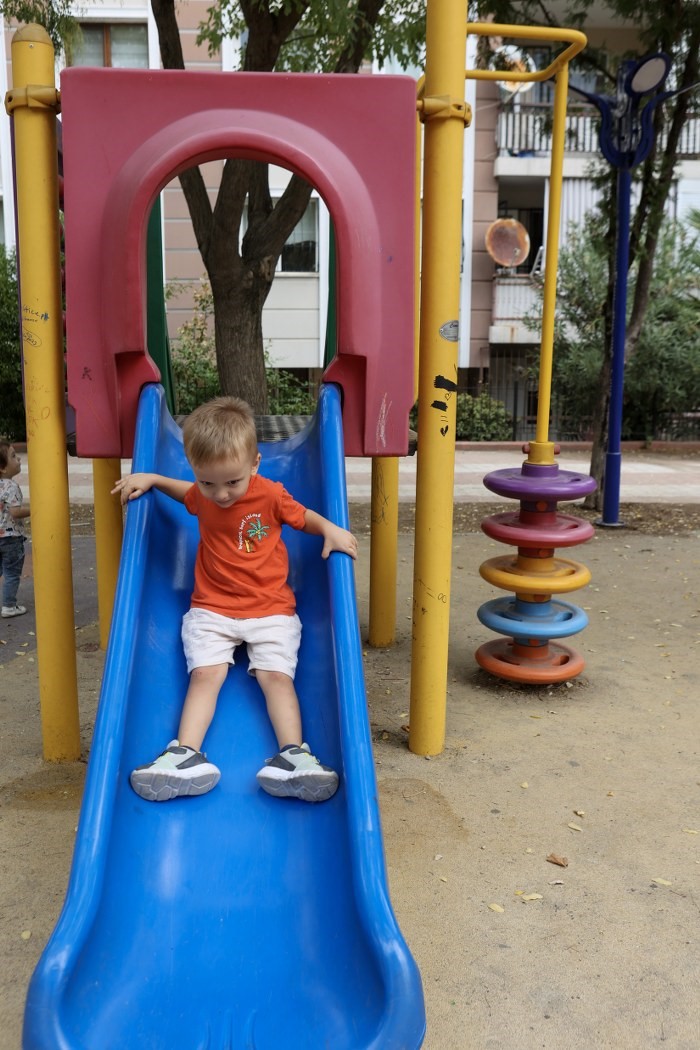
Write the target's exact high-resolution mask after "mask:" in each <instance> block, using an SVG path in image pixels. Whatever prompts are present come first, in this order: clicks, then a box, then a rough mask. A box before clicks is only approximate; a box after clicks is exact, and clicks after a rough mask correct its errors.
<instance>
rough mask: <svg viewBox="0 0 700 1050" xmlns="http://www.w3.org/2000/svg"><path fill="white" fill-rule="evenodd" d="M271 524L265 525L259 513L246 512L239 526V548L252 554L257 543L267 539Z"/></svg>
mask: <svg viewBox="0 0 700 1050" xmlns="http://www.w3.org/2000/svg"><path fill="white" fill-rule="evenodd" d="M269 531H270V526H269V525H263V523H262V518H261V517H260V515H259V514H246V516H245V517H244V518H243V520H242V521H241V523H240V525H239V527H238V549H239V550H243V548H244V547H245V550H246V552H247V553H248V554H252V552H253V551H254V550H255V544H256V543H258V544H259V543H261V542H262V541H263V540H266V539H267V534H268V532H269Z"/></svg>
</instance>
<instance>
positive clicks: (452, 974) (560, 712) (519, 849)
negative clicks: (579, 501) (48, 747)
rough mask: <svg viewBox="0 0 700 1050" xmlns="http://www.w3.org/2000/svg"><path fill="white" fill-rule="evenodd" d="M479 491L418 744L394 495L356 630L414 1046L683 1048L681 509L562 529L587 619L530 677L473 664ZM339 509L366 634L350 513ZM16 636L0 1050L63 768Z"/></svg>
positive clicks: (91, 658)
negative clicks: (564, 656)
mask: <svg viewBox="0 0 700 1050" xmlns="http://www.w3.org/2000/svg"><path fill="white" fill-rule="evenodd" d="M499 507H500V508H501V509H502V504H501V505H499ZM489 510H490V508H489V507H488V506H486V505H484V504H479V505H475V506H474V505H468V504H463V505H460V506H458V507H456V508H455V511H456V521H455V535H454V542H453V593H452V604H451V609H452V615H451V625H452V626H451V632H450V665H449V674H448V697H447V736H446V746H445V749H444V751H443V752H442V753H441V754H440V755H438V756H435V757H433V758H431V759H426V758H422V757H418V756H416V755H413V754H412V753H411V752H409V750H408V747H407V739H408V733H407V727H408V721H409V689H410V662H411V586H412V561H413V551H412V543H413V537H412V531H411V530H412V508H411V507H410V506H402V508H401V532H400V537H399V593H398V614H397V636H396V642H395V645H394V646H393V647H391V648H388V649H380V650H373V649H370V648H369V647H366V649H365V660H366V682H367V692H368V701H369V709H370V720H371V725H372V732H373V740H374V757H375V763H376V771H377V778H378V782H379V790H380V801H381V810H382V820H383V829H384V839H385V849H386V856H387V865H388V872H389V881H390V889H391V896H392V901H393V904H394V908H395V911H396V914H397V917H398V920H399V924H400V926H401V928H402V930H403V932H404V935H405V937H406V939H407V941H408V943H409V945H410V947H411V949H412V951H413V953H414V955H415V958H416V960H417V962H418V965H419V968H420V970H421V974H422V978H423V985H424V991H425V998H426V1008H427V1017H428V1031H427V1037H426V1041H425V1044H424V1045H425V1047H426V1048H427V1050H467V1048H474V1050H487V1048H498V1050H535V1048H541V1047H544V1048H546V1050H560V1048H562V1047H567V1048H573V1050H591V1048H594V1047H595V1048H610V1050H646V1048H649V1047H653V1046H656V1045H657V1044H658V1045H661V1044H663V1045H664V1046H665V1047H667V1048H669V1050H697V1047H698V1046H700V1005H699V1000H698V995H697V987H698V979H699V978H700V948H699V946H698V945H699V939H698V926H699V922H700V916H699V914H698V912H699V904H700V761H699V760H698V749H699V742H700V708H699V706H698V695H699V693H700V649H699V645H700V586H699V583H700V573H699V571H698V570H699V568H700V548H699V546H698V539H699V537H700V505H687V506H682V507H680V506H667V505H653V504H637V505H629V506H623V507H622V512H621V518H622V520H625V521H626V522H627V527H625V528H622V529H606V530H597V531H596V534H595V537H594V539H593V540H591V541H590V542H589V543H588V544H587V545H586V546H585V547H581V548H578V550H577V551H576V552H575V554H573V556H574V557H576V558H577V559H578V560H580V561H583V562H584V563H585V564H586V565H588V566H589V568H590V569H591V571H592V574H593V580H592V582H591V584H590V585H589V586H588V587H587V588H586V589H585V590H582V591H579V592H576V593H575V594H573V595H572V596H571V598H572V600H573V601H575V602H576V603H577V604H579V605H581V606H583V607H584V608H585V609H586V610H587V611H588V616H589V618H590V624H589V626H588V627H587V628H586V630H585V631H583V632H582V633H581V634H579V635H577V636H576V637H575V638H574V639H572V640H571V644H572V645H573V647H574V648H577V649H578V650H580V651H581V652H582V653H583V654H584V656H585V659H586V667H585V670H584V672H583V673H582V675H580V676H579V678H577V679H575V680H574V681H571V682H567V683H563V684H560V685H556V686H549V687H539V688H537V687H524V686H518V685H513V684H508V683H506V682H503V681H499V680H496V679H493V678H491V677H489V676H488V675H486V674H485V673H484V672H483V671H481V670H480V669H479V667H478V665H477V664H476V661H475V659H474V651H475V649H476V648H477V647H478V645H480V644H481V643H482V642H483V641H485V640H488V639H489V638H490V637H491V636H490V633H489V632H488V631H486V630H485V629H484V628H483V627H482V626H481V625H480V624H479V622H478V620H477V618H476V610H477V608H478V606H479V605H480V604H481V603H482V602H483V601H485V600H487V599H488V598H489V597H491V596H492V595H493V592H492V589H491V588H490V587H489V586H488V585H487V584H486V583H484V582H483V581H482V580H481V578H480V577H479V574H478V566H479V564H480V563H481V562H482V561H483V560H484V559H485V558H487V557H490V556H493V554H494V553H495V552H497V553H503V552H504V549H503V547H502V546H500V545H497V544H495V543H494V542H492V541H490V540H489V539H487V538H486V537H485V536H484V535H483V534H482V533H481V532H480V531H479V528H478V526H479V522H480V521H481V520H482V519H483V517H484V516H485V515H486V514H487V513H489ZM351 512H352V519H353V528H354V529H355V531H356V532H357V534H358V536H359V538H360V557H359V560H358V566H357V582H358V600H359V609H360V618H361V624H362V628H363V632H364V634H366V628H367V619H368V582H367V581H368V572H369V540H368V531H369V528H368V513H367V508H366V507H363V506H358V505H355V506H353V507H352V508H351ZM577 513H581V511H580V509H578V508H577ZM583 516H587V515H586V514H583ZM593 516H595V515H593ZM74 518H75V532H76V534H80V533H81V532H83V531H89V529H90V525H91V520H90V512H89V510H86V509H84V508H81V509H75V514H74ZM77 641H78V667H79V686H80V705H81V723H82V733H83V744H84V752H85V756H87V753H88V750H89V744H90V734H91V731H92V726H93V721H94V712H95V705H96V701H97V696H98V691H99V682H100V674H101V669H102V663H103V653H102V652H101V651H100V650H99V647H98V644H97V629H96V627H95V626H94V625H91V626H87V627H84V628H81V629H80V630H79V631H78V633H77ZM32 650H33V646H32V645H31V642H28V643H27V644H26V646H25V647H24V650H20V649H18V651H20V652H23V655H17V656H15V657H13V658H12V659H10V660H9V661H8V662H6V663H4V664H3V665H2V666H0V679H1V680H2V689H1V690H0V733H1V734H2V767H1V770H0V872H1V879H0V952H1V953H2V958H3V966H2V970H1V971H0V1050H17V1048H18V1047H19V1046H20V1031H21V1019H22V1010H23V1002H24V995H25V991H26V986H27V983H28V980H29V977H30V975H31V972H32V970H33V968H34V966H35V964H36V961H37V959H38V957H39V954H40V952H41V950H42V948H43V946H44V944H45V942H46V940H47V938H48V936H49V934H50V932H51V930H52V928H53V925H54V923H55V920H56V918H57V915H58V912H59V910H60V907H61V904H62V901H63V896H64V892H65V888H66V883H67V878H68V871H69V865H70V860H71V854H72V847H73V840H74V833H75V827H76V823H77V816H78V809H79V803H80V796H81V791H82V784H83V776H84V770H85V766H84V764H83V763H75V764H66V765H49V764H46V763H44V762H43V761H42V759H41V731H40V723H39V703H38V688H37V679H36V663H35V660H34V655H33V653H32ZM436 699H438V700H439V698H436ZM554 857H556V858H559V861H560V863H554V862H553V859H554ZM564 861H565V862H566V863H565V865H564ZM94 1050H100V1048H94ZM129 1050H131V1048H129ZM133 1050H136V1048H133ZM144 1050H146V1048H144Z"/></svg>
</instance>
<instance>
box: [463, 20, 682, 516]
mask: <svg viewBox="0 0 700 1050" xmlns="http://www.w3.org/2000/svg"><path fill="white" fill-rule="evenodd" d="M593 3H594V0H566V2H565V3H564V5H563V8H562V6H561V5H554V4H551V3H549V2H548V0H522V2H515V0H478V2H477V5H476V6H477V7H478V13H479V17H480V18H482V19H483V18H486V17H487V16H489V15H492V16H493V17H494V19H495V20H496V21H498V22H518V23H519V24H521V25H546V26H557V25H558V26H568V27H569V28H581V29H585V24H586V20H587V17H588V13H589V9H590V8H591V7H592V6H593ZM604 6H605V8H607V10H608V12H609V13H610V14H611V15H612V16H613V18H614V19H615V21H616V22H618V23H622V24H625V25H626V26H629V27H630V36H631V37H635V36H636V41H637V46H636V47H635V49H634V52H627V53H625V54H624V55H612V54H610V53H609V52H607V51H605V50H603V49H600V48H591V47H588V48H586V49H585V51H583V52H582V53H581V54H580V55H579V56H577V57H576V59H574V63H573V69H574V70H576V69H588V70H594V71H595V72H597V73H598V74H599V76H600V77H601V79H602V81H603V82H604V83H606V84H607V85H608V88H606V90H607V91H608V93H609V94H612V95H614V93H615V83H616V78H617V68H618V65H619V62H620V61H621V60H622V59H623V58H629V57H642V56H643V55H645V54H648V53H651V52H655V51H664V52H665V53H666V54H668V55H669V57H670V58H671V61H672V68H671V75H670V77H669V84H670V85H672V87H673V89H674V90H676V91H677V93H676V94H675V95H674V96H673V97H672V98H670V99H669V100H668V101H667V102H665V103H664V104H663V105H661V106H659V107H658V108H657V110H656V112H655V115H654V131H655V145H654V148H653V150H652V152H651V153H650V155H649V157H648V159H647V160H646V161H645V162H644V163H643V164H642V165H640V168H639V169H638V171H637V177H638V182H639V189H640V193H639V203H638V205H637V209H636V213H635V216H634V220H633V223H632V229H631V231H630V268H631V267H632V266H636V267H637V278H636V281H635V284H634V291H633V293H632V302H631V309H630V312H629V319H628V325H627V331H626V342H625V360H626V361H627V360H629V359H631V358H632V357H633V355H634V354H635V353H636V352H637V350H638V348H639V345H640V339H641V337H642V332H643V330H644V327H645V324H646V323H648V309H649V303H650V287H651V279H652V273H653V271H654V261H655V257H656V252H657V248H658V245H659V238H660V233H661V229H662V224H663V222H664V215H665V212H666V208H667V204H668V200H669V197H670V194H671V190H672V186H673V180H674V175H675V170H676V165H677V162H678V159H679V144H680V140H681V133H682V131H683V127H684V126H685V124H686V122H687V121H688V119H689V117H690V116H691V115H692V113H693V108H692V107H693V104H694V103H693V94H692V92H691V91H690V89H691V88H692V87H693V86H694V85H697V84H698V81H700V4H688V3H685V2H684V0H668V2H665V0H604ZM601 181H602V182H603V183H604V185H605V188H606V193H605V199H606V204H607V208H606V227H605V231H604V234H603V240H604V244H605V257H606V263H607V265H606V286H607V293H606V298H605V308H604V313H603V360H602V364H601V371H600V378H599V383H600V386H599V397H598V398H597V400H596V403H595V406H594V419H593V450H592V454H591V474H592V475H593V477H595V478H596V480H597V481H598V490H597V492H596V493H593V494H592V495H591V496H589V497H588V498H587V500H586V503H587V504H588V505H589V506H592V507H598V508H599V507H600V501H601V498H602V480H603V471H604V466H605V449H606V447H607V434H608V410H609V400H610V372H611V363H612V362H611V350H612V320H613V290H614V284H615V239H616V233H617V229H616V225H617V201H616V178H615V172H614V171H611V170H610V169H606V170H605V171H604V173H603V175H602V176H601Z"/></svg>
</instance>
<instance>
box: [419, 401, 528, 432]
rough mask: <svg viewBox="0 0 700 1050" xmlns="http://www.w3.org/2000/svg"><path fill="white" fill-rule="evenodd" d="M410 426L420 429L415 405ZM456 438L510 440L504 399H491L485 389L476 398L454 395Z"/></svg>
mask: <svg viewBox="0 0 700 1050" xmlns="http://www.w3.org/2000/svg"><path fill="white" fill-rule="evenodd" d="M411 426H412V427H413V428H414V429H416V430H419V424H418V407H417V405H414V407H413V409H412V411H411ZM456 428H457V432H456V435H455V438H456V440H457V441H509V440H510V439H511V437H512V434H513V421H512V419H511V417H510V416H509V415H508V413H507V412H506V410H505V407H504V405H503V402H501V401H494V399H493V398H492V397H491V396H490V395H489V394H487V393H486V391H485V390H482V392H481V393H480V394H479V396H478V397H472V396H471V394H457V421H456Z"/></svg>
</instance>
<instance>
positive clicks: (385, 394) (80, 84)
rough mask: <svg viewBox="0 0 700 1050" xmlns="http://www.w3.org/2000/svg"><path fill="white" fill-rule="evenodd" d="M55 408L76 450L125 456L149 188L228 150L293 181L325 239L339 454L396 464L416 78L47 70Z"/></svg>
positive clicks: (403, 440) (150, 376)
mask: <svg viewBox="0 0 700 1050" xmlns="http://www.w3.org/2000/svg"><path fill="white" fill-rule="evenodd" d="M61 104H62V114H63V157H64V178H65V225H66V306H67V346H68V399H69V401H70V403H71V405H72V406H73V408H74V409H75V412H76V432H77V449H78V454H79V455H81V456H92V457H103V456H109V457H116V456H129V455H131V452H132V447H133V435H134V425H135V419H136V407H137V402H138V395H139V391H140V389H141V387H142V386H143V384H144V383H147V382H152V381H154V380H157V379H158V378H159V373H158V369H157V367H156V365H155V364H154V362H153V361H152V360H151V358H150V357H149V355H148V353H147V350H146V226H147V220H148V215H149V213H150V209H151V206H152V204H153V202H154V200H155V199H156V196H157V195H158V193H159V192H160V191H161V189H162V188H163V187H164V186H165V185H166V184H167V183H168V182H170V181H171V179H173V178H174V177H175V176H176V175H177V174H178V173H179V172H181V171H183V170H184V169H185V168H188V167H191V166H193V165H195V164H200V163H204V162H206V161H210V160H214V159H217V158H222V157H232V156H240V157H246V158H249V159H253V160H261V161H267V162H270V163H274V164H279V165H281V166H283V167H286V168H289V169H291V170H292V171H294V172H296V173H297V174H299V175H302V176H303V177H304V178H305V179H307V180H308V181H309V182H311V183H313V185H314V186H315V187H316V188H317V189H318V191H319V193H320V194H321V196H322V197H323V198H324V200H325V202H326V204H327V205H328V207H329V209H330V212H331V215H332V218H333V223H334V226H335V232H336V250H337V258H338V265H337V275H338V276H337V281H338V293H337V324H338V353H337V356H336V358H335V359H334V361H333V362H332V363H331V364H330V366H329V367H328V369H327V370H326V375H325V378H326V380H328V381H330V382H336V383H338V384H339V385H340V386H341V387H342V388H343V425H344V431H345V448H346V454H348V455H352V456H362V455H402V454H405V453H406V450H407V445H408V413H409V410H410V407H411V405H412V403H413V296H414V233H413V225H414V218H413V216H414V205H413V200H414V190H415V175H414V168H415V83H414V81H413V80H412V79H410V78H408V77H389V76H381V77H380V76H375V77H370V76H353V75H347V76H341V75H335V76H322V75H315V74H305V73H297V74H289V75H286V74H280V73H195V72H181V71H152V70H118V69H77V68H74V69H68V70H66V71H65V72H64V73H63V74H62V76H61Z"/></svg>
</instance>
